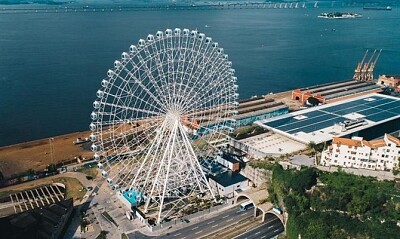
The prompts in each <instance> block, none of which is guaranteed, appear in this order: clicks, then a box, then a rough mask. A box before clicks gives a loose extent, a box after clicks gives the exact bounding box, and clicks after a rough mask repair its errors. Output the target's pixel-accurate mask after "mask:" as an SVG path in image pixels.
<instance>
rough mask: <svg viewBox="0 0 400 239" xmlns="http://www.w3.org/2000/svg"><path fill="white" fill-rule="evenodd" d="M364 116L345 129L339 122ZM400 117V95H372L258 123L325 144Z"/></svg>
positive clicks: (305, 141)
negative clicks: (357, 122) (357, 123)
mask: <svg viewBox="0 0 400 239" xmlns="http://www.w3.org/2000/svg"><path fill="white" fill-rule="evenodd" d="M360 118H361V119H363V120H364V121H363V123H362V124H359V125H358V126H355V127H353V128H347V129H344V128H343V127H342V126H340V125H339V123H343V122H344V121H348V120H357V119H360ZM395 119H400V98H396V97H392V96H387V95H381V94H376V93H374V94H368V95H363V96H358V97H355V98H351V99H346V100H343V101H339V102H335V103H331V104H325V105H321V106H316V107H312V108H309V109H305V110H300V111H296V112H293V113H289V114H286V115H282V116H278V117H275V118H271V119H266V120H262V121H257V122H256V123H257V124H258V125H260V126H262V127H265V128H267V129H269V130H272V131H274V132H277V133H279V134H282V135H284V136H286V137H289V138H291V139H294V140H297V141H299V142H302V143H305V144H308V143H309V142H311V141H314V142H315V143H322V142H326V141H330V140H332V138H334V137H342V136H345V135H349V134H351V133H354V132H358V131H360V130H363V129H367V128H370V127H372V126H375V125H379V124H382V123H385V122H388V121H392V120H395Z"/></svg>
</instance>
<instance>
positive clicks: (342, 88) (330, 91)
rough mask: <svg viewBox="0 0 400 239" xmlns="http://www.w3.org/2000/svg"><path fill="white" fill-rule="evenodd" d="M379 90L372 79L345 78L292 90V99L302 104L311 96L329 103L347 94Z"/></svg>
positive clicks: (353, 94) (345, 96) (354, 94)
mask: <svg viewBox="0 0 400 239" xmlns="http://www.w3.org/2000/svg"><path fill="white" fill-rule="evenodd" d="M381 91H382V90H381V88H380V87H379V86H377V85H376V84H375V82H372V81H369V82H365V81H358V80H346V81H341V82H334V83H328V84H323V85H317V86H311V87H305V88H301V89H296V90H293V91H292V100H297V101H300V102H301V103H303V104H304V103H306V102H307V100H308V98H310V97H313V98H316V99H318V100H319V101H320V102H321V103H331V102H335V101H338V100H341V99H343V98H347V97H349V96H351V97H354V96H357V95H364V94H370V93H377V92H381Z"/></svg>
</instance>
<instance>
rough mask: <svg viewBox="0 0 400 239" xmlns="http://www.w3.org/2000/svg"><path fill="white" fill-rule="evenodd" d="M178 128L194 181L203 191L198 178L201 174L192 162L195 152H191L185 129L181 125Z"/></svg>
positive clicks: (195, 158) (194, 158) (195, 159)
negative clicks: (187, 154)
mask: <svg viewBox="0 0 400 239" xmlns="http://www.w3.org/2000/svg"><path fill="white" fill-rule="evenodd" d="M180 130H181V134H182V135H183V143H184V145H185V148H186V150H187V152H188V153H189V162H190V165H191V166H192V169H193V173H194V177H195V178H196V183H197V185H198V187H199V189H200V191H201V192H203V186H202V185H201V182H200V180H199V178H200V177H201V176H200V175H198V171H199V170H198V168H197V167H196V166H197V165H196V164H195V163H194V162H193V161H197V157H196V155H195V154H193V149H192V146H191V145H190V143H189V139H188V138H187V136H186V132H185V130H184V129H183V127H182V126H181V127H180Z"/></svg>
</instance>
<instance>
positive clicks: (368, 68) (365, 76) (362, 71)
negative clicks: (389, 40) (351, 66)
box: [353, 49, 382, 81]
mask: <svg viewBox="0 0 400 239" xmlns="http://www.w3.org/2000/svg"><path fill="white" fill-rule="evenodd" d="M381 52H382V49H380V50H379V51H378V50H374V51H373V52H372V54H371V56H370V57H369V59H368V61H366V59H367V56H368V53H369V51H368V50H366V51H365V53H364V56H363V58H362V60H361V61H360V62H359V63H358V64H357V67H356V69H355V70H354V76H353V79H354V80H361V81H370V80H373V78H374V76H373V72H374V68H375V65H376V63H377V62H378V59H379V56H380V55H381Z"/></svg>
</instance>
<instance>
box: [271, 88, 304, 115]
mask: <svg viewBox="0 0 400 239" xmlns="http://www.w3.org/2000/svg"><path fill="white" fill-rule="evenodd" d="M265 98H266V99H274V100H275V101H276V102H283V103H284V104H285V105H287V106H289V109H290V111H296V110H299V109H300V107H301V106H302V104H301V103H300V102H299V101H297V100H292V91H285V92H281V93H277V94H271V95H265Z"/></svg>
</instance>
